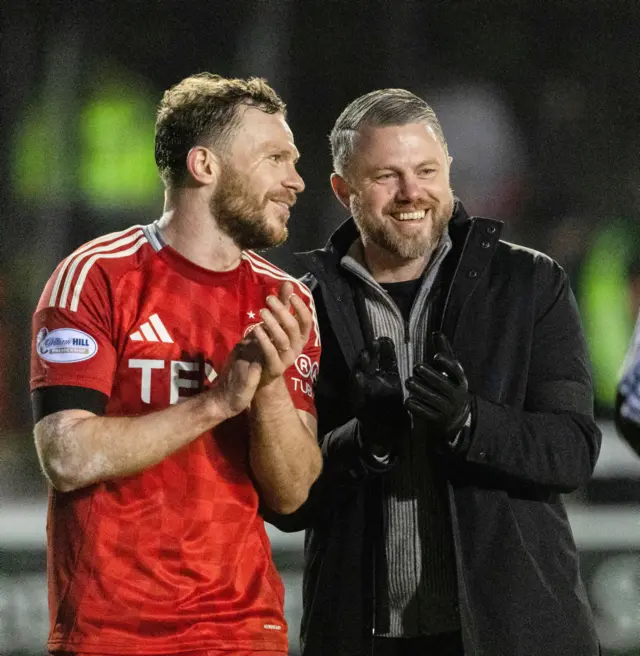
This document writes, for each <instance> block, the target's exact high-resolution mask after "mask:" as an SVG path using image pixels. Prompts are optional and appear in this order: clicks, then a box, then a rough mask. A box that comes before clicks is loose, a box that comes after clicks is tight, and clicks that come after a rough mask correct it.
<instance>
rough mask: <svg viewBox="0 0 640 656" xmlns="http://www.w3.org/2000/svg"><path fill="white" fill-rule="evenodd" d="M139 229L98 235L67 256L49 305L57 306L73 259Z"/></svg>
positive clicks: (135, 227) (136, 227) (133, 228)
mask: <svg viewBox="0 0 640 656" xmlns="http://www.w3.org/2000/svg"><path fill="white" fill-rule="evenodd" d="M139 229H140V226H132V227H131V228H127V229H126V230H119V231H118V232H110V233H109V234H108V235H103V236H102V237H98V238H97V239H92V240H91V241H90V242H87V243H86V244H84V246H81V247H80V248H78V249H76V250H75V251H74V252H73V253H71V255H69V257H67V258H66V260H65V261H64V263H63V264H62V267H61V268H60V271H59V272H58V276H57V277H56V282H55V284H54V285H53V290H52V291H51V297H50V298H49V307H55V305H56V297H57V296H58V290H59V289H60V285H61V284H62V281H63V280H64V276H65V273H66V271H67V267H68V266H69V265H70V264H71V262H73V260H74V259H75V258H76V257H78V256H79V255H81V254H82V253H84V252H86V251H88V250H89V249H90V248H93V247H94V246H97V245H98V244H104V242H107V241H110V240H112V239H113V240H115V239H119V238H120V237H122V236H123V235H126V234H127V233H128V232H130V231H131V230H136V231H137V230H139Z"/></svg>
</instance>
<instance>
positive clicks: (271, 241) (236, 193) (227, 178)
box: [209, 168, 295, 250]
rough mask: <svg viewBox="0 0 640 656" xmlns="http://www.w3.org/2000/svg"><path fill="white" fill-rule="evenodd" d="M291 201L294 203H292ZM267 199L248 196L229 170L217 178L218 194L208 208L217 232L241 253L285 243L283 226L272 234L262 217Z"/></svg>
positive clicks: (286, 235)
mask: <svg viewBox="0 0 640 656" xmlns="http://www.w3.org/2000/svg"><path fill="white" fill-rule="evenodd" d="M293 200H295V199H293ZM268 203H269V198H268V197H265V198H264V199H260V198H259V197H258V196H256V195H253V194H251V192H250V190H249V188H248V185H247V184H244V182H243V179H242V176H241V175H239V174H238V173H236V172H235V171H233V170H230V169H229V168H227V169H225V170H223V172H222V175H221V176H220V184H219V186H218V191H217V192H216V193H215V194H214V196H213V197H212V198H211V202H210V204H209V208H210V210H211V214H212V215H213V216H214V218H215V219H216V222H217V223H218V226H219V227H220V229H221V230H223V231H224V232H226V233H227V234H228V235H229V237H231V238H232V239H233V241H234V242H235V244H236V245H237V246H238V248H240V249H241V250H247V249H249V248H251V249H260V248H270V247H272V246H278V245H280V244H282V243H283V242H284V241H286V239H287V237H288V235H289V231H288V230H287V227H286V225H282V228H281V230H276V229H275V228H274V227H273V226H270V225H269V220H268V218H267V215H266V211H267V204H268Z"/></svg>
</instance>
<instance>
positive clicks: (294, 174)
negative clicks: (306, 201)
mask: <svg viewBox="0 0 640 656" xmlns="http://www.w3.org/2000/svg"><path fill="white" fill-rule="evenodd" d="M283 184H284V185H285V187H288V188H289V189H293V190H294V191H295V192H296V194H300V193H302V192H303V191H304V187H305V184H304V180H303V179H302V176H301V175H300V174H299V173H298V171H297V170H296V167H295V166H292V167H291V170H290V171H289V175H288V176H287V179H286V180H285V181H284V183H283Z"/></svg>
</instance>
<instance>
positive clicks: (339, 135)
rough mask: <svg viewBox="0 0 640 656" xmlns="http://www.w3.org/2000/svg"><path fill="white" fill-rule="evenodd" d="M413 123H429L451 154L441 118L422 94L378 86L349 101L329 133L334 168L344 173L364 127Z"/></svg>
mask: <svg viewBox="0 0 640 656" xmlns="http://www.w3.org/2000/svg"><path fill="white" fill-rule="evenodd" d="M409 123H424V124H425V125H428V126H429V127H430V128H431V129H432V130H433V132H434V133H435V135H436V137H437V138H438V140H439V141H440V143H441V144H442V147H443V148H444V152H445V154H446V155H448V154H449V150H448V148H447V142H446V140H445V138H444V133H443V132H442V126H441V125H440V121H438V118H437V116H436V114H435V112H434V111H433V109H431V107H430V106H429V105H428V104H427V103H426V102H425V101H424V100H422V98H419V97H418V96H416V95H415V94H413V93H411V91H407V90H406V89H378V90H377V91H371V92H370V93H367V94H365V95H364V96H360V97H359V98H356V99H355V100H354V101H353V102H351V103H349V104H348V105H347V107H346V109H345V110H344V111H343V112H342V114H340V116H339V117H338V120H337V121H336V122H335V125H334V126H333V130H331V134H330V136H329V140H330V141H331V155H332V157H333V169H334V171H335V172H336V173H338V174H339V175H344V172H345V171H346V169H347V168H348V166H349V163H350V161H351V158H352V156H353V151H354V148H355V138H356V135H357V134H358V130H359V129H360V128H361V127H363V126H365V125H368V126H373V127H382V126H388V125H408V124H409Z"/></svg>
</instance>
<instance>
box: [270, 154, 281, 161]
mask: <svg viewBox="0 0 640 656" xmlns="http://www.w3.org/2000/svg"><path fill="white" fill-rule="evenodd" d="M269 159H270V160H272V161H274V162H281V161H282V155H280V153H275V154H273V155H270V156H269Z"/></svg>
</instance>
